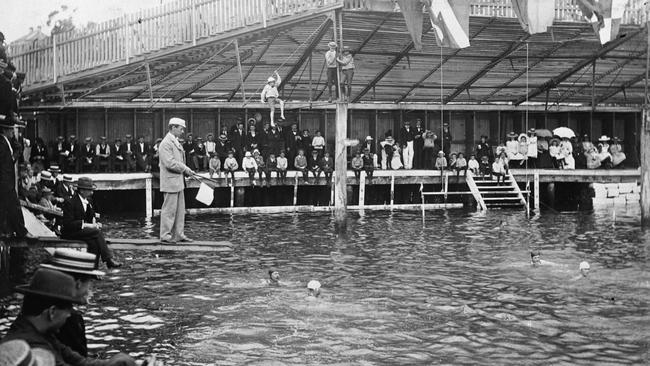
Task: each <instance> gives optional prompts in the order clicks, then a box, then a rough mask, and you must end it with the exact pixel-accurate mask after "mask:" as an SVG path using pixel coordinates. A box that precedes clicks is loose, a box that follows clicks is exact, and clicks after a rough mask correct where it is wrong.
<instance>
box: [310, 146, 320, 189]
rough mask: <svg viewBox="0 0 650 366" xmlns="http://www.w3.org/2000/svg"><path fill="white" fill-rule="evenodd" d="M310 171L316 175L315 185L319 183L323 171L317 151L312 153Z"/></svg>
mask: <svg viewBox="0 0 650 366" xmlns="http://www.w3.org/2000/svg"><path fill="white" fill-rule="evenodd" d="M309 171H310V172H311V173H312V174H313V175H314V184H316V183H318V179H320V174H321V172H322V171H321V168H320V161H319V159H318V151H317V150H312V151H311V159H309Z"/></svg>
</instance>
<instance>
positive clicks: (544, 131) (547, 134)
mask: <svg viewBox="0 0 650 366" xmlns="http://www.w3.org/2000/svg"><path fill="white" fill-rule="evenodd" d="M535 135H537V137H553V133H551V131H549V130H547V129H544V128H542V129H541V130H535Z"/></svg>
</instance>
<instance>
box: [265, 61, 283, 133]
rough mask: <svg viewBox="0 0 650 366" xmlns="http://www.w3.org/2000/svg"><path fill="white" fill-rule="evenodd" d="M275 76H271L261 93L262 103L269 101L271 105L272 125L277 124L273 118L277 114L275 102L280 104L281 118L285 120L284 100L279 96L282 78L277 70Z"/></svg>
mask: <svg viewBox="0 0 650 366" xmlns="http://www.w3.org/2000/svg"><path fill="white" fill-rule="evenodd" d="M275 76H276V77H275V78H274V77H273V76H269V78H268V79H267V81H266V85H264V89H262V94H261V95H260V97H261V98H260V99H261V100H262V103H267V104H268V105H269V109H270V116H271V126H275V121H274V119H273V118H274V115H275V103H278V104H280V119H281V120H284V101H283V100H282V99H280V98H279V97H280V93H279V92H278V87H279V86H280V83H281V82H282V79H280V74H278V72H277V71H276V72H275Z"/></svg>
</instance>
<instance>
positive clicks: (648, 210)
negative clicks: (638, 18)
mask: <svg viewBox="0 0 650 366" xmlns="http://www.w3.org/2000/svg"><path fill="white" fill-rule="evenodd" d="M645 16H646V30H647V31H648V36H647V37H646V40H647V42H648V47H650V2H648V3H646V9H645ZM648 70H650V53H648V52H646V64H645V84H644V86H645V93H644V97H643V98H644V99H643V122H642V126H641V133H640V139H641V141H640V142H641V224H642V225H643V226H650V108H649V106H648V76H649V71H648Z"/></svg>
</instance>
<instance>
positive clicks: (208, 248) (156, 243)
mask: <svg viewBox="0 0 650 366" xmlns="http://www.w3.org/2000/svg"><path fill="white" fill-rule="evenodd" d="M106 242H107V243H109V244H110V246H111V248H113V249H114V250H147V251H186V252H228V251H231V250H232V243H230V242H228V241H194V242H191V243H178V244H163V243H161V242H160V240H159V239H125V238H107V239H106ZM0 244H4V245H7V246H9V247H10V248H86V243H84V242H81V241H77V240H69V239H62V238H59V237H52V236H41V237H38V239H33V240H22V239H15V238H4V239H3V238H0Z"/></svg>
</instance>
